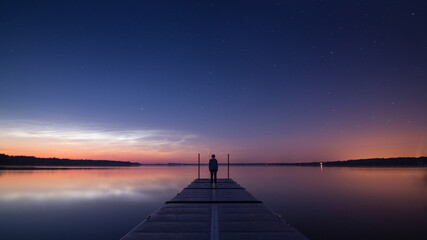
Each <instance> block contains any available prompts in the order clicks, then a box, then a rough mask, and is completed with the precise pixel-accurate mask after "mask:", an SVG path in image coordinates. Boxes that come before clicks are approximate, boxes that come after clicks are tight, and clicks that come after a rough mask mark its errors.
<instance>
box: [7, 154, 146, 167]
mask: <svg viewBox="0 0 427 240" xmlns="http://www.w3.org/2000/svg"><path fill="white" fill-rule="evenodd" d="M0 165H3V166H139V165H140V164H139V163H134V162H124V161H109V160H71V159H65V158H62V159H60V158H37V157H33V156H9V155H6V154H0Z"/></svg>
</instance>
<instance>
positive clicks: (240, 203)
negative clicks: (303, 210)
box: [122, 179, 306, 240]
mask: <svg viewBox="0 0 427 240" xmlns="http://www.w3.org/2000/svg"><path fill="white" fill-rule="evenodd" d="M140 239H150V240H163V239H178V240H180V239H189V240H192V239H201V240H204V239H210V240H226V239H248V240H257V239H272V240H275V239H289V240H305V239H306V238H305V237H304V236H303V235H302V234H300V233H299V232H298V231H296V230H295V229H294V228H293V227H291V226H289V225H288V224H286V222H285V221H284V220H283V219H281V218H279V217H278V216H277V214H276V213H274V212H273V211H271V210H270V209H268V208H267V207H265V206H264V204H262V202H261V201H259V200H257V199H256V198H254V197H253V196H252V195H251V194H250V193H249V192H247V191H246V190H245V189H244V188H243V187H242V186H240V185H239V184H237V183H236V182H234V181H233V180H231V179H218V183H217V184H211V183H210V181H209V179H196V180H194V181H193V182H192V183H191V184H190V185H189V186H187V187H186V188H184V189H183V190H182V191H181V192H180V193H178V194H177V195H176V196H175V197H173V198H172V199H171V200H170V201H167V202H166V203H165V204H164V205H163V206H162V207H161V208H160V209H159V210H157V211H156V212H155V213H153V214H152V215H151V216H149V218H147V219H146V220H144V221H143V222H142V223H140V224H139V225H138V226H136V227H135V228H134V229H133V230H132V231H130V232H129V233H128V234H126V235H125V236H124V237H123V238H122V240H140Z"/></svg>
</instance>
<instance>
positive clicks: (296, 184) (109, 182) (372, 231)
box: [0, 166, 427, 239]
mask: <svg viewBox="0 0 427 240" xmlns="http://www.w3.org/2000/svg"><path fill="white" fill-rule="evenodd" d="M201 169H202V172H201V177H202V178H206V177H207V176H208V170H207V167H206V166H202V168H201ZM196 177H197V166H173V167H166V166H142V167H122V168H85V169H75V168H70V169H57V170H1V171H0V239H29V238H31V239H59V238H60V239H93V238H94V239H119V238H120V237H122V236H123V235H124V234H126V233H127V232H128V231H130V230H131V229H132V228H133V227H135V226H136V225H137V224H138V223H140V222H141V221H142V220H143V219H144V218H145V217H146V216H147V215H149V214H151V213H153V212H154V211H155V210H156V209H158V208H160V207H161V206H162V204H163V203H164V202H165V201H167V200H170V199H171V198H172V197H174V196H175V195H176V194H177V193H178V192H180V191H181V190H182V188H184V187H186V186H187V185H188V184H189V183H190V182H191V181H192V180H193V179H195V178H196ZM218 177H219V178H225V177H227V168H226V167H225V166H220V168H219V172H218ZM230 177H231V178H233V179H235V180H236V181H237V182H238V183H239V184H241V185H242V186H243V187H245V188H246V189H247V190H248V191H249V192H250V193H252V194H253V195H254V197H255V198H257V199H259V200H261V201H263V202H264V203H265V204H266V205H267V206H268V207H270V208H271V209H272V210H273V211H275V212H277V213H280V214H281V215H282V216H283V217H284V219H286V221H287V222H288V223H290V224H291V225H293V226H295V227H296V228H297V229H298V230H299V231H300V232H302V233H303V234H304V235H306V236H307V237H308V238H309V239H369V238H371V239H372V238H375V239H403V238H405V237H409V238H411V239H425V238H426V237H427V230H426V229H425V226H426V225H427V169H426V168H346V167H323V168H320V167H271V166H256V167H252V166H251V167H245V166H232V167H231V168H230ZM23 225H25V226H26V228H25V231H23V230H22V226H23ZM70 225H72V226H73V228H72V229H71V230H70V228H69V226H70ZM356 226H357V227H356ZM397 226H398V227H397ZM64 233H66V235H64Z"/></svg>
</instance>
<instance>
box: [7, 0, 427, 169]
mask: <svg viewBox="0 0 427 240" xmlns="http://www.w3.org/2000/svg"><path fill="white" fill-rule="evenodd" d="M426 22H427V3H426V2H424V1H412V0H407V1H396V0H394V1H375V0H369V1H326V0H324V1H316V0H313V1H305V0H298V1H19V0H14V1H5V0H2V1H1V2H0V153H5V154H10V155H31V156H37V157H59V158H72V159H108V160H126V161H137V162H143V163H154V162H163V163H164V162H196V161H197V154H198V153H201V156H202V161H207V160H208V159H209V155H210V154H212V153H215V154H216V155H217V159H218V160H219V161H220V162H221V161H226V154H227V153H229V154H230V160H231V161H232V162H233V161H234V162H311V161H333V160H346V159H360V158H371V157H404V156H415V157H418V156H426V155H427V124H426V123H427V108H426V105H427V95H426V92H427V80H426V79H427V70H426V69H427V30H426V29H427V28H426V27H425V25H426V24H425V23H426Z"/></svg>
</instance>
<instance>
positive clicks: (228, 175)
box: [227, 154, 230, 179]
mask: <svg viewBox="0 0 427 240" xmlns="http://www.w3.org/2000/svg"><path fill="white" fill-rule="evenodd" d="M227 179H230V154H227Z"/></svg>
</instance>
